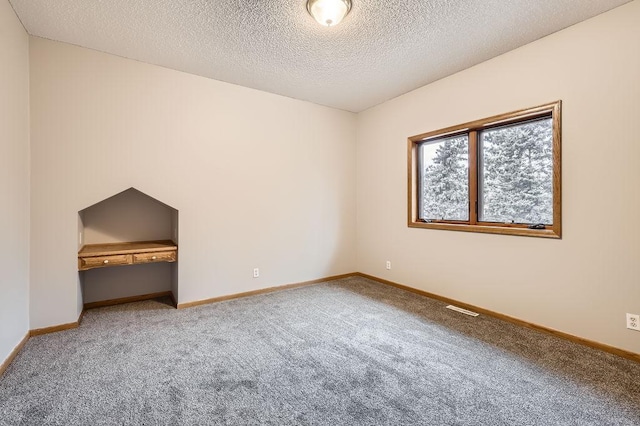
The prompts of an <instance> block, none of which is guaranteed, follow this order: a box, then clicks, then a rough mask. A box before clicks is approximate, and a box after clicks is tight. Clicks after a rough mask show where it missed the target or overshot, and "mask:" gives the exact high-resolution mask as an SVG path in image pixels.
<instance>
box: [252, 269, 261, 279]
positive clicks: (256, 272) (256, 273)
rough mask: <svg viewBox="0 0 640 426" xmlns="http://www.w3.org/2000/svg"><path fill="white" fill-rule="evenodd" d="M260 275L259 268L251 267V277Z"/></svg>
mask: <svg viewBox="0 0 640 426" xmlns="http://www.w3.org/2000/svg"><path fill="white" fill-rule="evenodd" d="M259 276H260V268H253V278H258V277H259Z"/></svg>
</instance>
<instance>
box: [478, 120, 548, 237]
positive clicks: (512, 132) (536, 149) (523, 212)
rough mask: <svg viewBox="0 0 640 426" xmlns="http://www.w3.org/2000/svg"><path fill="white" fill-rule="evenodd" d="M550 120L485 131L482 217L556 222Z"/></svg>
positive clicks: (490, 219)
mask: <svg viewBox="0 0 640 426" xmlns="http://www.w3.org/2000/svg"><path fill="white" fill-rule="evenodd" d="M552 134H553V133H552V122H551V119H542V120H536V121H532V122H529V123H525V124H518V125H514V126H508V127H500V128H496V129H492V130H487V131H484V132H482V133H481V137H480V139H481V144H482V150H481V152H482V155H483V159H482V160H483V161H482V168H481V169H482V174H483V175H482V177H483V179H482V181H481V185H480V188H481V191H480V196H481V201H482V202H481V206H482V208H481V211H480V212H479V213H480V217H479V220H481V221H489V222H515V223H545V224H551V223H553V187H552V182H553V176H552V175H553V144H552Z"/></svg>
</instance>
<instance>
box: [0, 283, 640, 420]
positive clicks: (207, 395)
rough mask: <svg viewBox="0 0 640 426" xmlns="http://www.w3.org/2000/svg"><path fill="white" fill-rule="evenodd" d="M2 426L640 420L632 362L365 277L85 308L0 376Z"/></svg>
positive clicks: (636, 367)
mask: <svg viewBox="0 0 640 426" xmlns="http://www.w3.org/2000/svg"><path fill="white" fill-rule="evenodd" d="M0 424H2V425H50V424H51V425H53V424H55V425H206V424H220V425H545V426H548V425H639V424H640V364H637V363H634V362H632V361H628V360H625V359H622V358H619V357H616V356H613V355H609V354H606V353H602V352H599V351H596V350H592V349H589V348H585V347H583V346H580V345H576V344H573V343H570V342H567V341H564V340H561V339H558V338H555V337H553V336H549V335H546V334H543V333H539V332H536V331H533V330H529V329H525V328H520V327H517V326H514V325H511V324H508V323H505V322H502V321H499V320H496V319H493V318H489V317H486V316H480V317H477V318H471V317H468V316H465V315H462V314H459V313H456V312H452V311H449V310H447V309H444V304H443V303H440V302H437V301H433V300H430V299H427V298H423V297H420V296H416V295H414V294H411V293H407V292H404V291H401V290H398V289H395V288H391V287H387V286H384V285H381V284H378V283H374V282H371V281H368V280H365V279H362V278H348V279H344V280H340V281H333V282H330V283H324V284H319V285H314V286H309V287H303V288H298V289H293V290H288V291H281V292H277V293H270V294H264V295H259V296H253V297H249V298H245V299H238V300H232V301H227V302H222V303H217V304H213V305H205V306H200V307H196V308H191V309H185V310H179V311H178V310H175V309H173V308H170V307H169V306H167V304H166V302H163V301H147V302H139V303H132V304H128V305H120V306H114V307H108V308H100V309H94V310H90V311H88V312H87V313H86V315H85V317H84V320H83V321H82V324H81V326H80V327H79V328H78V329H75V330H69V331H64V332H60V333H54V334H49V335H44V336H39V337H34V338H32V339H31V340H29V342H28V343H27V345H26V346H25V348H24V350H23V351H22V352H21V353H20V355H19V356H18V357H17V358H16V360H15V361H14V362H13V364H12V365H11V366H10V367H9V369H8V370H7V372H6V373H5V375H4V376H3V377H2V378H0Z"/></svg>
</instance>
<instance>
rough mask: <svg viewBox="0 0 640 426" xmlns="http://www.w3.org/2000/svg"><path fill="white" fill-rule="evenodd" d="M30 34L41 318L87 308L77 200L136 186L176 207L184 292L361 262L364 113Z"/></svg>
mask: <svg viewBox="0 0 640 426" xmlns="http://www.w3.org/2000/svg"><path fill="white" fill-rule="evenodd" d="M30 47H31V49H30V52H31V56H30V58H31V117H32V121H31V143H32V156H31V159H32V164H31V167H32V170H33V175H32V182H31V196H32V221H31V230H32V250H31V298H30V300H31V322H32V324H31V326H32V328H36V327H44V326H49V325H55V324H61V323H67V322H71V321H75V320H76V319H77V317H78V313H79V312H78V309H79V307H78V304H77V297H78V294H79V291H80V290H79V285H78V279H77V276H78V272H77V270H76V260H75V256H76V254H75V253H76V248H77V217H78V216H77V213H78V211H79V210H82V209H84V208H86V207H87V206H89V205H92V204H94V203H96V202H98V201H100V200H102V199H104V198H106V197H109V196H112V195H114V194H116V193H119V192H121V191H123V190H125V189H127V188H130V187H134V188H136V189H138V190H140V191H142V192H144V193H145V194H147V195H149V196H151V197H153V198H155V199H157V200H160V201H162V202H163V203H166V204H168V205H170V206H172V207H174V208H176V209H178V210H179V232H180V241H179V245H180V248H179V250H180V255H179V265H178V268H177V271H178V272H177V274H178V280H179V286H180V288H179V296H178V298H179V302H181V303H183V302H189V301H193V300H199V299H205V298H210V297H216V296H221V295H226V294H232V293H238V292H244V291H249V290H254V289H258V288H264V287H271V286H276V285H281V284H287V283H294V282H300V281H305V280H312V279H316V278H321V277H326V276H330V275H336V274H342V273H347V272H352V271H354V270H355V172H354V164H355V116H354V115H353V114H351V113H346V112H343V111H338V110H334V109H330V108H326V107H321V106H317V105H313V104H310V103H307V102H302V101H297V100H293V99H289V98H285V97H281V96H276V95H272V94H267V93H264V92H259V91H256V90H252V89H247V88H243V87H240V86H234V85H231V84H227V83H222V82H217V81H213V80H208V79H205V78H202V77H197V76H193V75H189V74H185V73H180V72H177V71H172V70H169V69H165V68H161V67H157V66H153V65H148V64H143V63H140V62H136V61H132V60H127V59H123V58H119V57H115V56H112V55H108V54H104V53H99V52H96V51H92V50H88V49H83V48H79V47H76V46H71V45H68V44H63V43H57V42H53V41H48V40H44V39H40V38H31V45H30ZM254 267H259V268H260V278H258V279H254V278H252V269H253V268H254Z"/></svg>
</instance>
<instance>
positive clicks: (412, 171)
mask: <svg viewBox="0 0 640 426" xmlns="http://www.w3.org/2000/svg"><path fill="white" fill-rule="evenodd" d="M561 107H562V101H556V102H552V103H549V104H545V105H540V106H537V107H533V108H527V109H522V110H518V111H514V112H510V113H506V114H501V115H496V116H493V117H488V118H484V119H481V120H476V121H472V122H469V123H464V124H460V125H457V126H451V127H447V128H444V129H440V130H435V131H432V132H427V133H422V134H419V135H416V136H411V137H410V138H408V144H407V147H408V155H407V158H408V160H407V170H408V184H407V187H408V189H407V197H408V203H407V205H408V226H409V227H410V228H424V229H446V230H450V231H465V232H480V233H489V234H505V235H521V236H527V237H542V238H557V239H558V238H561V237H562V192H561V180H562V178H561V161H560V160H561V137H562V119H561V110H562V108H561ZM548 116H551V118H552V137H553V141H552V147H553V224H552V225H551V226H547V227H546V228H545V229H531V228H529V225H528V224H516V223H494V222H479V221H478V212H477V202H478V181H479V176H478V173H479V172H478V154H479V153H478V133H479V132H481V131H483V130H487V129H491V128H494V127H500V126H504V125H509V124H517V123H522V122H526V121H529V120H533V119H536V118H542V117H548ZM463 134H466V135H468V137H469V220H468V221H452V220H434V221H431V222H425V221H423V220H421V219H419V215H418V206H419V202H418V186H419V185H418V147H419V145H420V144H422V143H423V142H425V141H427V140H435V139H439V138H444V137H451V136H458V135H463ZM471 206H474V208H472V207H471Z"/></svg>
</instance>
